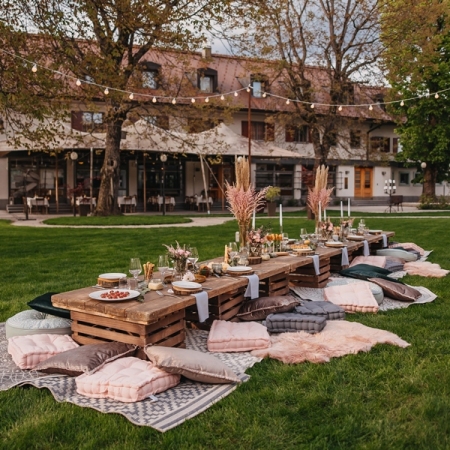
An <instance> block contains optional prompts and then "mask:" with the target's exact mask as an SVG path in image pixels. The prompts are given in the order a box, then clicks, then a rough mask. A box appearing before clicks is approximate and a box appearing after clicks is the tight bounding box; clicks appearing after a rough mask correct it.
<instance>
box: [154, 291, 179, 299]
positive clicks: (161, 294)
mask: <svg viewBox="0 0 450 450" xmlns="http://www.w3.org/2000/svg"><path fill="white" fill-rule="evenodd" d="M155 292H156V293H157V294H158V295H160V296H161V297H174V298H178V297H177V296H176V295H172V294H166V293H164V292H161V291H155Z"/></svg>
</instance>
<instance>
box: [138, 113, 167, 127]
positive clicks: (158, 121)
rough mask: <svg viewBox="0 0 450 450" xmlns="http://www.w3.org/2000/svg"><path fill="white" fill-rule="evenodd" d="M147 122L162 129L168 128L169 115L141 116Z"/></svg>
mask: <svg viewBox="0 0 450 450" xmlns="http://www.w3.org/2000/svg"><path fill="white" fill-rule="evenodd" d="M143 119H144V120H145V121H146V122H147V123H149V124H151V125H153V126H155V127H158V128H161V129H163V130H168V129H169V117H168V116H145V117H144V118H143Z"/></svg>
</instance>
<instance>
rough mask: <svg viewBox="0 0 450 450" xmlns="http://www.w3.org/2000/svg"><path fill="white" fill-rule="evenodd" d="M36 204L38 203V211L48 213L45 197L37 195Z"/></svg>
mask: <svg viewBox="0 0 450 450" xmlns="http://www.w3.org/2000/svg"><path fill="white" fill-rule="evenodd" d="M35 205H36V212H39V211H41V213H44V212H45V213H46V214H47V213H48V208H47V205H46V203H45V198H43V197H36V198H35Z"/></svg>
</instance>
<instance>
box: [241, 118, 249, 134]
mask: <svg viewBox="0 0 450 450" xmlns="http://www.w3.org/2000/svg"><path fill="white" fill-rule="evenodd" d="M241 134H242V136H245V137H247V138H248V122H247V121H242V122H241Z"/></svg>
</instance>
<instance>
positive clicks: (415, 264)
mask: <svg viewBox="0 0 450 450" xmlns="http://www.w3.org/2000/svg"><path fill="white" fill-rule="evenodd" d="M403 270H405V271H406V272H407V273H408V274H409V275H420V276H421V277H433V278H442V277H445V276H446V275H447V274H448V273H449V271H448V270H445V269H441V266H440V265H439V264H434V263H430V262H428V261H411V262H407V263H405V265H404V266H403Z"/></svg>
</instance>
